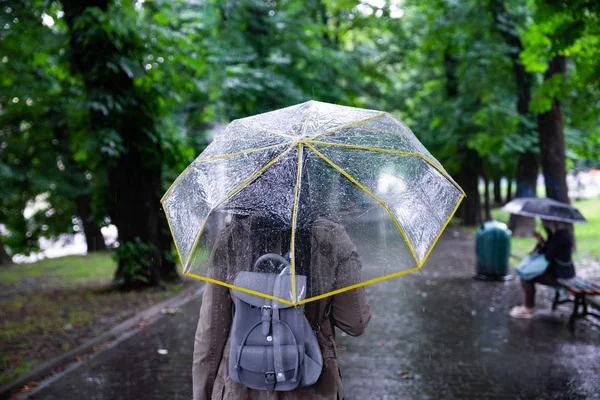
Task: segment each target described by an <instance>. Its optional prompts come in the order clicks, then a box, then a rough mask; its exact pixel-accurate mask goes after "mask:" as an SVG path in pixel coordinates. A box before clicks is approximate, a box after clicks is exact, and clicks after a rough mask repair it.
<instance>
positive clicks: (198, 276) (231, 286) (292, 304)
mask: <svg viewBox="0 0 600 400" xmlns="http://www.w3.org/2000/svg"><path fill="white" fill-rule="evenodd" d="M184 275H186V276H190V277H192V278H195V279H199V280H201V281H205V282H210V283H214V284H217V285H221V286H225V287H227V288H230V289H234V290H239V291H240V292H244V293H249V294H253V295H255V296H260V297H264V298H265V299H270V300H274V301H278V302H280V303H284V304H289V305H291V306H296V305H297V304H295V303H293V302H291V301H289V300H285V299H280V298H279V297H274V296H271V295H268V294H266V293H261V292H257V291H255V290H251V289H246V288H243V287H240V286H235V285H232V284H229V283H227V282H223V281H219V280H216V279H212V278H208V277H206V276H200V275H196V274H192V273H191V272H185V273H184Z"/></svg>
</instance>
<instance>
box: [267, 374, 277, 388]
mask: <svg viewBox="0 0 600 400" xmlns="http://www.w3.org/2000/svg"><path fill="white" fill-rule="evenodd" d="M275 382H277V381H276V379H275V371H267V372H265V383H266V384H267V385H274V384H275Z"/></svg>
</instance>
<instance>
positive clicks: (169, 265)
mask: <svg viewBox="0 0 600 400" xmlns="http://www.w3.org/2000/svg"><path fill="white" fill-rule="evenodd" d="M161 214H164V213H161ZM162 221H163V222H164V223H163V224H162V226H161V228H162V229H161V231H160V252H161V254H171V251H172V248H173V238H172V237H171V231H170V230H169V225H168V224H167V221H166V218H163V219H162ZM160 277H161V278H162V280H164V281H165V282H177V281H179V279H180V276H179V273H178V272H177V263H176V262H173V261H171V260H170V259H166V258H165V257H163V260H162V263H161V265H160Z"/></svg>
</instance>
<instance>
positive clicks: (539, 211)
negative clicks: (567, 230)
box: [502, 197, 587, 224]
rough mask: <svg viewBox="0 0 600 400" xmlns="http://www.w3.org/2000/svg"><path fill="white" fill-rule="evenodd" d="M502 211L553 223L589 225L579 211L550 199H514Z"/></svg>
mask: <svg viewBox="0 0 600 400" xmlns="http://www.w3.org/2000/svg"><path fill="white" fill-rule="evenodd" d="M502 211H506V212H508V213H511V214H517V215H523V216H525V217H540V218H542V219H548V220H552V221H561V222H570V223H583V224H587V221H586V219H585V218H584V217H583V215H581V213H580V212H579V210H578V209H576V208H575V207H572V206H570V205H569V204H566V203H561V202H560V201H556V200H552V199H548V198H545V199H538V198H536V197H525V198H518V199H514V200H513V201H510V202H508V203H506V205H505V206H504V207H502Z"/></svg>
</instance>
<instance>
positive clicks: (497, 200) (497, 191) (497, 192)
mask: <svg viewBox="0 0 600 400" xmlns="http://www.w3.org/2000/svg"><path fill="white" fill-rule="evenodd" d="M493 183H494V205H496V206H499V205H501V204H502V187H501V185H502V178H500V177H498V178H494V179H493Z"/></svg>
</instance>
